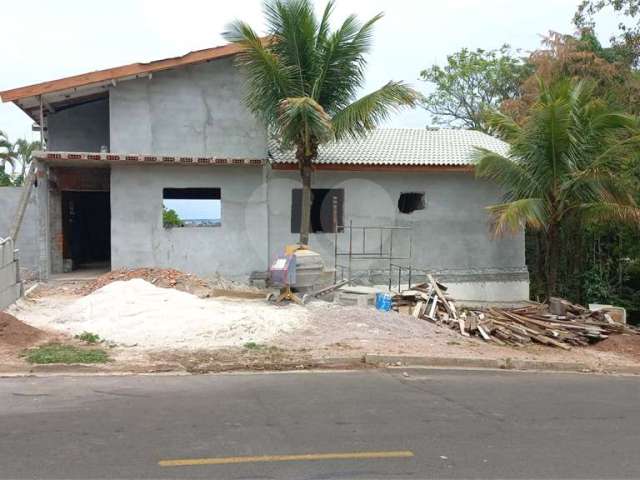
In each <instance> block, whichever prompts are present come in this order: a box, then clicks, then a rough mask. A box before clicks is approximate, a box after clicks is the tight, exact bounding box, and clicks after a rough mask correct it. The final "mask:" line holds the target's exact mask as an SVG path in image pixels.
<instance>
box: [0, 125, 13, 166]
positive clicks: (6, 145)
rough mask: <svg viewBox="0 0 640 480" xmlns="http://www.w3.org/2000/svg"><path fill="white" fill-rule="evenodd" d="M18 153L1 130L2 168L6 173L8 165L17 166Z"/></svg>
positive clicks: (0, 158)
mask: <svg viewBox="0 0 640 480" xmlns="http://www.w3.org/2000/svg"><path fill="white" fill-rule="evenodd" d="M15 159H16V152H15V148H14V145H13V144H12V143H11V142H10V141H9V137H8V136H7V134H6V133H4V132H3V131H2V130H0V168H1V169H2V170H3V171H4V168H5V166H6V165H7V163H8V164H9V165H11V167H12V168H13V167H14V166H15Z"/></svg>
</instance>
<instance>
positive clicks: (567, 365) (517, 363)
mask: <svg viewBox="0 0 640 480" xmlns="http://www.w3.org/2000/svg"><path fill="white" fill-rule="evenodd" d="M365 363H367V364H369V365H374V366H376V367H408V368H410V367H435V368H453V369H470V368H471V369H491V370H522V371H546V372H577V373H614V374H624V375H640V366H636V365H611V366H605V367H602V368H600V369H594V368H593V367H590V366H589V365H587V364H586V363H579V362H545V361H539V360H520V359H514V358H500V359H493V358H461V357H430V356H410V355H377V354H367V355H365Z"/></svg>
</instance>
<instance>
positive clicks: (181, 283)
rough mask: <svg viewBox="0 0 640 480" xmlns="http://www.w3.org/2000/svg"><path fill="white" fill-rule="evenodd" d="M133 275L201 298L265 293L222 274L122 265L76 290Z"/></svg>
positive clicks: (86, 290)
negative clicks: (207, 277) (209, 275)
mask: <svg viewBox="0 0 640 480" xmlns="http://www.w3.org/2000/svg"><path fill="white" fill-rule="evenodd" d="M134 278H141V279H142V280H145V281H147V282H149V283H151V284H152V285H155V286H156V287H163V288H175V289H176V290H180V291H182V292H187V293H192V294H194V295H196V296H198V297H200V298H206V297H211V296H220V295H222V294H224V292H246V293H258V292H259V296H260V297H263V296H264V294H263V293H262V291H261V290H259V289H256V288H254V287H250V286H248V285H244V284H241V283H238V282H233V281H231V280H227V279H225V278H223V277H222V276H220V275H217V276H216V277H214V278H212V279H210V280H205V279H203V278H200V277H198V276H196V275H192V274H190V273H184V272H181V271H180V270H176V269H174V268H134V269H127V268H121V269H119V270H113V271H111V272H108V273H105V274H104V275H101V276H99V277H98V278H96V279H95V280H93V281H91V282H89V283H87V284H86V285H83V286H82V287H80V288H78V289H77V290H76V291H75V293H76V294H78V295H89V294H90V293H93V292H95V291H96V290H98V289H100V288H102V287H104V286H106V285H109V284H110V283H113V282H120V281H127V280H132V279H134ZM236 296H240V295H236Z"/></svg>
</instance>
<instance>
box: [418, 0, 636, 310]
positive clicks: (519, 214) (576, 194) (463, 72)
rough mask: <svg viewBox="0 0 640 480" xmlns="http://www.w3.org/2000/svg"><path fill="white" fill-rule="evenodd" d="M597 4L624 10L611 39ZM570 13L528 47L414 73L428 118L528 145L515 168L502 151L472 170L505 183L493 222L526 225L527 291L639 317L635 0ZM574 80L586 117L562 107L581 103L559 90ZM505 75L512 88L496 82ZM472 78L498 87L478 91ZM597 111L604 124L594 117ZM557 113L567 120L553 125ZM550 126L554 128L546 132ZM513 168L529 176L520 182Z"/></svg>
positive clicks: (459, 57)
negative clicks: (568, 28)
mask: <svg viewBox="0 0 640 480" xmlns="http://www.w3.org/2000/svg"><path fill="white" fill-rule="evenodd" d="M601 11H609V12H612V11H613V12H616V13H617V14H618V15H620V16H622V17H623V18H622V21H621V22H620V24H619V26H620V28H619V30H618V32H617V33H616V34H615V35H614V36H613V37H612V38H611V39H608V40H609V42H606V43H608V45H607V46H604V43H605V42H601V41H600V39H599V38H598V37H597V35H596V33H595V32H596V28H595V27H596V23H595V19H596V17H597V14H598V13H599V12H601ZM574 24H575V26H576V27H577V30H576V32H574V33H573V34H563V33H558V32H550V33H549V34H548V35H547V36H546V37H543V41H542V44H541V46H540V48H539V49H537V50H534V51H532V52H530V53H529V54H528V55H527V56H526V57H524V58H517V57H516V56H515V55H514V54H513V53H512V51H511V50H510V49H508V48H506V47H502V48H500V49H498V50H494V51H488V52H486V51H483V50H476V51H472V50H470V49H462V50H460V51H459V52H456V53H453V54H452V55H450V56H449V57H448V61H447V64H446V65H445V66H444V67H438V66H432V67H430V68H428V69H426V70H424V71H423V72H422V78H423V79H424V80H427V81H430V82H432V83H433V84H434V86H435V91H434V93H433V94H432V95H430V96H429V97H428V99H427V102H425V104H424V107H425V108H426V109H427V110H428V111H430V112H432V114H434V115H435V117H436V118H435V123H436V124H438V123H440V124H448V125H450V126H464V127H470V128H476V129H480V130H484V131H488V132H489V133H491V134H493V135H497V136H500V137H502V138H503V139H504V140H506V141H507V142H508V143H510V144H511V146H512V150H513V152H519V153H520V154H524V155H525V156H524V157H523V160H522V162H520V163H516V164H515V165H513V168H512V169H508V168H507V167H505V168H503V169H501V168H499V163H500V162H502V160H497V159H496V160H493V161H489V160H486V161H485V162H484V165H479V167H478V171H479V173H480V174H481V175H482V176H486V177H489V178H494V179H495V180H498V181H499V183H501V184H502V185H503V187H505V188H506V190H507V195H506V198H505V201H504V202H503V204H502V205H498V206H494V208H492V209H491V211H490V214H491V218H492V219H493V220H494V227H495V228H497V229H498V230H500V229H502V230H503V231H508V230H512V228H511V227H515V226H516V225H519V227H518V228H522V227H523V226H524V228H525V239H526V242H525V244H526V261H527V266H528V268H529V275H530V280H531V296H532V298H535V299H539V300H543V299H544V298H545V297H546V296H548V295H549V294H550V292H554V293H555V294H556V295H559V296H562V297H565V298H567V299H569V300H571V301H574V302H578V303H582V304H586V303H590V302H600V303H613V304H616V305H620V306H623V307H625V308H627V310H629V313H630V318H631V319H632V320H633V318H634V316H635V317H636V319H637V317H640V242H638V241H637V239H638V227H639V224H640V222H639V220H640V219H638V218H634V217H635V215H636V214H635V212H636V205H637V204H638V203H639V202H640V154H639V153H637V152H638V148H637V147H638V146H637V139H638V136H639V135H638V133H639V132H638V130H637V128H638V125H637V123H636V125H635V126H632V125H631V123H633V122H638V120H637V118H636V116H637V115H639V114H640V70H639V66H640V48H639V46H640V0H583V1H582V2H581V4H580V5H579V7H578V9H577V12H576V15H575V17H574ZM516 52H517V50H516ZM516 80H517V81H518V83H519V84H518V85H517V87H516V88H514V83H513V82H514V81H516ZM581 81H582V82H584V83H582V84H581V85H582V87H580V88H581V89H582V90H583V93H582V94H581V96H582V97H583V99H582V100H581V101H582V102H584V108H583V109H582V112H583V114H584V115H586V117H591V119H590V120H589V119H588V118H586V117H585V116H584V115H583V116H582V117H581V118H577V117H573V116H572V115H573V114H568V113H567V112H568V111H569V110H572V109H574V108H577V103H576V102H577V101H578V100H577V99H569V98H566V96H565V98H564V99H562V97H563V95H562V94H561V90H562V89H563V88H564V89H565V91H566V89H567V88H569V87H568V85H573V86H572V87H570V88H572V89H573V88H575V86H576V85H578V84H580V82H581ZM501 83H504V85H507V86H508V88H504V89H501V90H496V89H495V88H494V87H495V85H497V84H501ZM476 85H483V86H484V89H485V90H488V91H490V92H493V91H500V92H502V93H503V95H492V96H490V97H489V100H488V99H482V97H480V96H479V95H477V94H476V92H475V90H474V89H473V87H474V86H476ZM585 89H586V90H585ZM584 91H588V92H589V93H588V95H589V96H590V98H589V99H585V98H584V97H585V94H584ZM567 93H568V92H567ZM585 100H586V101H585ZM544 105H546V106H544ZM487 106H489V107H493V108H490V109H487ZM590 109H594V110H593V112H588V111H587V110H590ZM496 110H499V112H501V113H499V114H496V112H495V111H496ZM578 110H580V108H578ZM574 111H575V110H574ZM487 112H493V113H492V114H491V115H488V116H487ZM604 112H610V113H613V114H614V115H613V116H608V115H607V114H604ZM622 112H623V113H624V114H626V115H621V113H622ZM449 113H453V115H449ZM500 114H502V115H503V118H502V119H499V118H498V117H497V116H496V115H500ZM599 114H604V117H603V119H606V121H605V122H604V123H600V122H599V121H595V116H597V115H599ZM545 115H546V116H547V118H546V120H545V119H544V118H543V117H544V116H545ZM489 117H493V118H492V119H490V118H489ZM623 117H625V122H626V126H622V125H619V127H620V128H612V125H611V124H610V120H613V119H614V118H617V119H618V120H620V119H622V118H623ZM556 120H562V121H564V122H568V123H564V124H557V123H554V124H553V127H552V128H551V122H552V121H556ZM545 122H546V125H547V127H544V124H545ZM585 122H586V123H585ZM589 125H590V127H589ZM589 128H591V130H589ZM552 132H555V133H560V134H561V137H560V138H556V139H554V142H549V138H550V135H551V133H552ZM563 132H564V133H563ZM585 132H586V133H585ZM580 135H584V136H582V137H580ZM545 137H546V140H545ZM557 142H560V144H558V143H557ZM567 142H569V143H567ZM525 145H528V147H529V148H525ZM545 145H546V146H547V147H550V146H552V145H555V146H559V147H560V151H558V152H555V153H554V152H553V151H550V150H545V148H546V147H545ZM610 147H613V150H612V151H609V152H608V153H605V151H606V149H607V148H610ZM576 148H577V149H576ZM523 151H525V152H524V153H523ZM599 154H601V155H602V158H600V159H598V158H597V157H598V155H599ZM554 157H555V158H556V160H554V161H553V162H550V159H551V158H554ZM545 159H546V160H545ZM490 162H493V163H494V165H493V166H492V167H489V163H490ZM522 163H525V164H527V165H522ZM553 166H555V167H558V168H557V169H556V170H554V167H553ZM518 169H524V170H526V172H524V173H523V172H518ZM500 170H502V171H500ZM520 174H522V177H523V178H528V181H530V182H531V184H530V185H529V186H526V185H524V184H521V183H519V181H518V180H517V177H518V176H520ZM531 177H533V178H531ZM598 205H599V206H598ZM496 233H498V232H497V231H496ZM550 239H555V241H553V242H550Z"/></svg>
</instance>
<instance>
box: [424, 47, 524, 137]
mask: <svg viewBox="0 0 640 480" xmlns="http://www.w3.org/2000/svg"><path fill="white" fill-rule="evenodd" d="M529 74H530V68H529V67H528V65H527V64H525V63H524V62H523V60H522V59H521V58H520V57H518V56H517V55H516V54H515V53H514V52H513V51H512V50H511V48H510V47H509V46H508V45H503V46H502V47H501V48H499V49H496V50H482V49H477V50H469V49H467V48H463V49H462V50H460V51H459V52H456V53H454V54H452V55H449V56H447V63H446V65H445V66H444V67H440V66H438V65H434V66H432V67H430V68H428V69H426V70H423V71H422V72H420V77H421V79H422V80H424V81H427V82H430V83H432V84H433V85H434V87H435V90H434V92H433V93H431V94H430V95H428V96H427V98H426V100H425V101H424V108H425V109H426V110H427V111H429V112H430V113H432V114H433V115H434V122H435V123H436V124H440V125H447V126H451V127H463V128H470V129H474V130H481V131H487V128H488V127H487V124H486V122H485V118H484V112H485V111H486V110H487V109H492V108H497V107H498V106H499V105H500V104H501V103H502V102H503V101H504V100H507V99H512V98H517V97H518V96H519V94H520V90H519V88H520V84H521V82H522V80H523V79H524V78H525V77H527V76H528V75H529Z"/></svg>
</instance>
